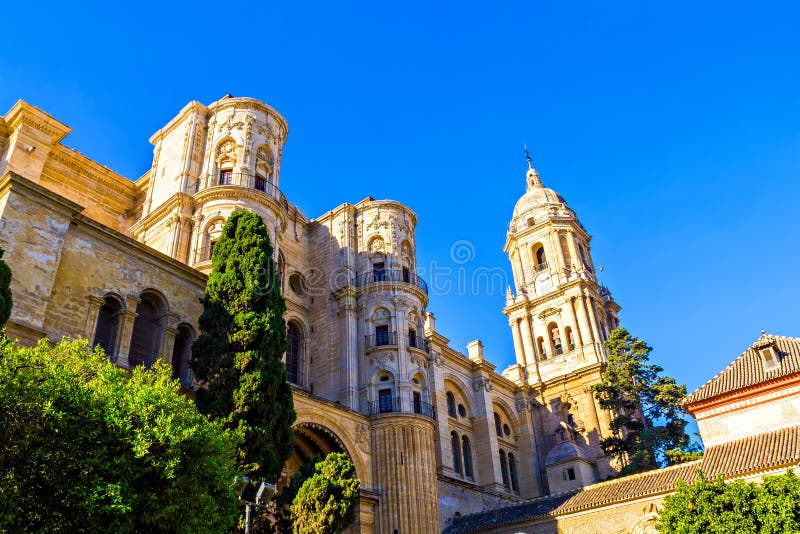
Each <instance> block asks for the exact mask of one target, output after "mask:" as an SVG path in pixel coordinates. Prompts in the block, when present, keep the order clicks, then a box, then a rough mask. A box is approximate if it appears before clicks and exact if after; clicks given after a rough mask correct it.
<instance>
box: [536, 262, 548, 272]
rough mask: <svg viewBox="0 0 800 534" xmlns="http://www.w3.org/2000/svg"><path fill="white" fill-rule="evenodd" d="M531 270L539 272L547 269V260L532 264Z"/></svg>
mask: <svg viewBox="0 0 800 534" xmlns="http://www.w3.org/2000/svg"><path fill="white" fill-rule="evenodd" d="M533 270H534V271H536V272H541V271H545V270H547V262H546V261H543V262H542V263H540V264H539V265H534V266H533Z"/></svg>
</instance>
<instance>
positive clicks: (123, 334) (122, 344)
mask: <svg viewBox="0 0 800 534" xmlns="http://www.w3.org/2000/svg"><path fill="white" fill-rule="evenodd" d="M140 302H141V299H139V298H138V297H135V296H133V295H128V296H127V297H126V298H125V303H126V308H125V309H124V310H122V311H120V312H119V320H120V328H119V331H120V335H119V350H118V351H117V361H116V364H117V365H118V366H120V367H124V368H125V369H129V368H130V363H129V361H128V355H129V354H130V351H131V335H132V334H133V321H134V320H135V319H136V315H137V313H136V312H135V311H134V310H136V307H137V306H138V305H139V303H140Z"/></svg>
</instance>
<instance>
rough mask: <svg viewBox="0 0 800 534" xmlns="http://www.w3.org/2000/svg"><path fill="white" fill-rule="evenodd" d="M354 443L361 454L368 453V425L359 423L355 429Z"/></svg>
mask: <svg viewBox="0 0 800 534" xmlns="http://www.w3.org/2000/svg"><path fill="white" fill-rule="evenodd" d="M356 443H357V444H358V448H359V449H361V451H362V452H369V425H367V424H366V423H359V424H358V426H357V427H356Z"/></svg>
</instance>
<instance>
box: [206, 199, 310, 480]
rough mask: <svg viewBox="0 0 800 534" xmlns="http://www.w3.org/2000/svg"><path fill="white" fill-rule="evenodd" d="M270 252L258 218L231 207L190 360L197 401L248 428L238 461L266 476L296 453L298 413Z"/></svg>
mask: <svg viewBox="0 0 800 534" xmlns="http://www.w3.org/2000/svg"><path fill="white" fill-rule="evenodd" d="M272 254H273V248H272V245H271V244H270V240H269V235H268V234H267V228H266V226H265V225H264V221H263V220H262V219H261V217H260V216H259V215H257V214H255V213H251V212H245V211H235V212H233V213H232V214H231V216H230V217H229V218H228V221H227V223H226V224H225V226H224V228H223V230H222V235H221V236H220V239H219V241H218V242H217V243H216V245H215V247H214V253H213V257H212V268H213V270H212V272H211V275H210V276H209V278H208V283H207V284H206V292H205V297H204V298H203V313H202V315H201V316H200V321H199V323H200V330H201V335H200V337H199V338H198V339H197V341H195V343H194V344H193V345H192V362H191V366H192V370H193V371H194V374H195V377H196V378H197V379H198V380H199V381H201V386H202V387H201V389H200V390H199V391H198V392H197V405H198V407H199V408H200V410H201V411H203V412H205V413H208V414H210V415H212V416H213V417H215V418H220V419H222V420H223V421H224V422H225V426H226V427H228V428H231V429H237V428H238V429H240V430H241V431H242V432H243V434H244V436H245V441H244V445H243V447H242V449H241V450H240V451H239V465H240V467H241V468H242V469H244V470H245V471H247V472H248V473H249V474H250V476H251V477H253V478H263V479H266V480H269V481H275V480H277V478H278V476H279V475H280V472H281V469H282V468H283V464H284V462H285V461H286V460H287V459H288V458H289V456H291V454H292V451H293V437H292V424H293V423H294V420H295V412H294V405H293V401H292V390H291V387H290V386H289V382H288V380H287V374H286V369H285V367H284V364H283V361H282V356H283V354H284V352H286V347H287V344H286V322H285V321H284V319H283V314H284V311H285V310H286V303H285V302H284V300H283V297H282V296H281V293H280V285H279V283H278V280H277V273H276V268H275V262H274V260H273V258H272Z"/></svg>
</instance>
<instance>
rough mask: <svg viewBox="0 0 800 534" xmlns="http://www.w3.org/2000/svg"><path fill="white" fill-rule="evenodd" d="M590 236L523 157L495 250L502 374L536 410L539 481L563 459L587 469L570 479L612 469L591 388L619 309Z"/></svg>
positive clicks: (602, 415)
mask: <svg viewBox="0 0 800 534" xmlns="http://www.w3.org/2000/svg"><path fill="white" fill-rule="evenodd" d="M526 155H527V150H526ZM590 240H591V236H590V235H589V234H588V233H587V232H586V229H585V228H584V227H583V225H582V224H581V223H580V221H579V220H578V217H577V215H576V214H575V212H574V211H573V210H572V209H570V207H569V206H568V205H567V203H566V201H565V200H564V198H562V197H561V195H559V194H558V193H556V192H555V191H553V190H552V189H548V188H546V187H545V186H544V185H543V184H542V180H541V178H540V177H539V174H538V173H537V172H536V169H534V168H533V166H532V165H531V160H530V156H528V170H527V174H526V191H525V194H524V195H522V197H521V198H520V199H519V201H517V204H516V206H515V208H514V214H513V217H512V219H511V223H510V225H509V228H508V234H507V237H506V244H505V248H504V250H505V252H506V253H507V254H508V257H509V260H510V261H511V267H512V271H513V276H514V288H513V290H512V288H510V287H509V288H508V291H507V295H506V307H505V308H504V310H503V312H504V313H505V314H506V316H507V317H508V319H509V326H510V327H511V334H512V336H513V339H514V352H515V353H516V360H517V366H514V367H512V368H510V369H508V370H507V371H506V373H504V374H505V375H506V376H507V377H508V378H512V379H514V380H515V381H517V382H518V383H521V384H520V385H524V386H526V387H527V390H528V392H529V395H530V397H531V398H532V399H533V401H534V402H533V403H534V405H535V406H537V408H538V410H539V414H540V421H541V425H542V428H539V431H538V434H539V435H538V437H537V441H538V442H539V444H538V446H537V448H538V449H539V451H540V453H541V454H542V455H543V457H542V458H540V462H541V463H540V465H542V466H544V467H545V468H546V470H547V478H548V480H549V479H550V478H551V477H552V476H557V477H561V475H562V473H561V471H564V470H566V471H564V473H563V476H564V477H567V478H566V479H565V480H567V479H569V476H571V473H575V472H576V471H575V469H576V468H575V466H573V465H572V464H569V465H567V464H568V463H569V462H575V461H578V459H577V458H581V460H580V461H581V462H584V461H585V463H586V465H587V466H591V469H590V470H589V471H586V474H585V475H584V476H582V477H581V480H580V482H581V484H580V485H585V484H589V483H591V482H592V481H593V479H594V480H597V479H598V478H603V477H605V476H607V475H609V474H611V473H612V472H613V468H612V466H611V465H610V462H609V459H608V458H607V457H606V456H605V454H604V453H603V451H602V449H601V448H600V445H599V443H600V440H601V439H603V438H604V437H607V436H609V435H611V431H610V429H609V423H610V416H609V414H608V413H607V412H605V411H604V410H602V409H601V408H600V407H599V406H598V405H597V403H596V401H595V399H594V395H593V393H592V390H591V386H592V385H593V384H596V383H598V382H600V380H601V377H602V372H603V365H604V363H605V361H606V353H605V348H604V346H603V342H604V341H606V339H608V336H609V334H610V332H611V331H612V330H613V329H615V328H616V327H617V326H618V325H619V319H618V313H619V310H620V307H619V305H617V303H616V302H614V300H613V298H612V297H611V292H610V291H609V290H608V289H607V288H606V287H605V286H603V285H601V284H600V283H599V282H598V280H597V271H596V269H595V266H594V264H593V262H592V256H591V249H590V247H589V242H590ZM564 429H567V430H568V431H569V433H570V436H572V437H570V439H569V440H568V441H569V442H570V447H573V448H574V449H575V450H576V451H578V452H579V454H578V456H576V457H575V458H572V457H570V458H566V457H564V455H563V454H561V452H563V451H561V449H556V447H557V446H558V445H559V442H558V440H557V439H556V436H559V435H563V434H564V432H565V430H564ZM562 441H563V440H562ZM561 447H562V448H564V445H561ZM554 451H555V452H554ZM559 451H560V452H559ZM556 453H558V454H556ZM576 454H577V453H576ZM573 456H574V455H573ZM562 464H563V465H562ZM581 465H583V464H581ZM570 468H572V471H570V470H569V469H570ZM554 473H557V474H554ZM591 473H594V476H589V475H590V474H591ZM569 480H572V479H569ZM549 484H550V486H551V487H556V486H557V485H558V484H557V483H556V481H555V480H552V481H551V480H549Z"/></svg>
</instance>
